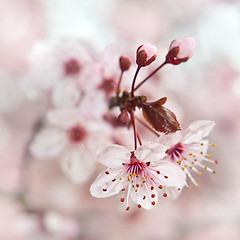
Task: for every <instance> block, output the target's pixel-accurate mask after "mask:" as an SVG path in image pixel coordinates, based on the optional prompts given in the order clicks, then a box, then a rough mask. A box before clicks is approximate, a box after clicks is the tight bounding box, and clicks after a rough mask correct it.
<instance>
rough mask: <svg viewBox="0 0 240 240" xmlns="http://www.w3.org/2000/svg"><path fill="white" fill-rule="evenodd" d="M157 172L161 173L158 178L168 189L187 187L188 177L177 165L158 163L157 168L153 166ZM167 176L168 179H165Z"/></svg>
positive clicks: (164, 162)
mask: <svg viewBox="0 0 240 240" xmlns="http://www.w3.org/2000/svg"><path fill="white" fill-rule="evenodd" d="M152 168H154V169H155V170H158V171H160V173H161V175H160V174H159V176H158V178H159V179H160V181H161V182H162V183H163V185H165V186H167V187H176V189H178V188H180V189H181V188H182V187H184V186H185V185H186V175H185V174H184V172H183V171H182V170H181V169H180V168H179V167H178V166H176V165H175V164H173V163H171V162H167V161H164V160H163V161H158V163H157V164H155V166H152ZM165 176H167V178H166V177H165Z"/></svg>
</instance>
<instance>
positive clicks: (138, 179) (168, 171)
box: [90, 145, 186, 210]
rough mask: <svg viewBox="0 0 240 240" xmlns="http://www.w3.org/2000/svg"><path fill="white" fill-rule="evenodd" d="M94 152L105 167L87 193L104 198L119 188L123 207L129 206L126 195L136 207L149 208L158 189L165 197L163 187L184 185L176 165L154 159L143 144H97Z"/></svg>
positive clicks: (175, 189)
mask: <svg viewBox="0 0 240 240" xmlns="http://www.w3.org/2000/svg"><path fill="white" fill-rule="evenodd" d="M163 150H164V148H163ZM97 154H98V160H99V161H100V162H101V163H102V164H104V165H106V166H107V167H108V169H107V170H106V171H105V172H104V173H102V174H100V175H99V176H98V177H97V179H96V180H95V182H94V183H93V184H92V185H91V187H90V192H91V194H92V195H93V196H94V197H98V198H105V197H110V196H112V195H115V194H117V193H119V192H121V193H122V194H121V198H120V200H121V202H124V201H125V200H126V202H127V208H126V210H129V209H130V206H129V196H130V197H131V198H132V200H133V201H134V202H136V203H137V206H138V207H139V208H141V207H143V208H145V209H150V208H152V207H154V206H155V205H156V204H157V202H158V191H157V190H158V189H160V190H162V191H163V193H162V196H163V197H167V196H168V194H167V193H166V191H165V190H167V189H168V188H171V189H172V191H173V192H174V191H179V190H180V189H181V188H182V187H183V186H184V185H185V178H186V177H185V175H184V174H183V173H182V172H181V171H180V169H179V168H178V167H176V165H174V164H172V163H170V162H168V161H157V158H156V156H155V155H154V154H152V152H151V151H150V150H149V149H148V148H145V147H144V146H143V145H142V146H141V147H139V148H138V149H137V150H135V151H132V152H130V151H129V150H128V149H127V148H125V147H123V146H120V145H108V146H104V147H102V148H100V149H99V150H98V153H97ZM162 155H164V151H162ZM169 197H171V195H170V196H169Z"/></svg>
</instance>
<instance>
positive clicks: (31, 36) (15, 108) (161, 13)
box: [0, 0, 240, 240]
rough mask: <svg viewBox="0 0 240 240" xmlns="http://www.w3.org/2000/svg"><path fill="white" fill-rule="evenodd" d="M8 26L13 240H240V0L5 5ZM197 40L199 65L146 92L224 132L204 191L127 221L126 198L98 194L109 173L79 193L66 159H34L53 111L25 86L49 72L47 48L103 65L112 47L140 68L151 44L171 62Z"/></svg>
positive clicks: (3, 162)
mask: <svg viewBox="0 0 240 240" xmlns="http://www.w3.org/2000/svg"><path fill="white" fill-rule="evenodd" d="M0 16H1V17H0V239H1V240H23V239H24V240H50V239H51V240H55V239H56V240H78V239H79V240H102V239H105V240H106V239H109V240H122V239H126V240H127V239H140V240H191V239H195V240H198V239H206V240H238V239H240V228H239V226H240V204H239V202H240V186H239V172H240V165H239V159H240V153H239V144H240V61H239V55H240V47H239V43H240V1H239V0H201V1H200V0H199V1H198V0H101V1H97V0H88V1H83V0H8V1H6V0H0ZM185 36H193V37H194V38H195V39H196V51H195V54H194V56H193V57H192V58H191V59H190V60H189V61H188V62H187V63H186V64H182V65H180V66H166V68H164V69H163V70H162V71H161V73H159V74H158V81H155V82H152V83H151V82H148V83H146V85H145V88H146V89H148V91H149V92H151V91H153V92H154V94H153V95H154V96H156V94H158V95H159V97H162V96H163V95H164V96H167V97H168V99H169V101H170V102H171V103H172V105H173V106H175V108H176V111H177V113H178V116H179V118H180V120H181V122H182V124H183V126H187V125H188V124H189V123H190V122H192V121H195V120H202V119H203V120H213V121H215V122H216V127H215V128H214V130H213V132H212V134H211V136H210V142H212V143H215V144H216V147H215V148H211V149H209V151H210V153H211V155H212V157H213V158H214V159H217V160H218V161H219V164H218V165H216V166H213V168H214V169H215V170H216V174H215V175H212V174H209V173H205V172H204V173H203V175H202V176H201V177H199V179H198V181H199V183H200V184H201V187H200V188H198V187H195V188H194V187H192V188H191V190H184V191H183V193H182V194H181V196H180V197H179V199H177V200H175V201H170V200H165V199H164V200H160V201H159V204H158V206H156V207H155V208H154V209H152V210H150V211H147V210H144V209H141V210H140V211H139V210H137V209H136V210H133V211H131V212H127V213H126V212H125V210H124V208H122V206H121V205H120V203H119V199H118V198H114V197H112V198H108V199H95V198H92V197H91V196H90V193H89V186H90V184H91V183H92V181H93V180H94V179H95V178H96V176H97V175H98V173H99V172H100V171H101V170H102V168H101V166H99V169H97V170H96V171H95V172H94V173H93V174H92V176H91V178H90V179H89V180H88V181H87V182H85V183H84V184H76V183H73V182H72V181H71V180H70V179H69V178H68V177H67V176H65V175H64V174H63V172H62V171H61V169H60V168H59V165H58V164H57V161H50V160H49V161H39V160H37V159H35V158H34V157H32V156H31V154H30V153H29V144H30V143H31V141H32V139H33V137H34V136H33V133H35V130H36V124H37V123H38V122H39V119H40V118H42V116H44V114H45V112H46V111H47V109H48V108H49V106H48V105H47V103H46V102H47V96H46V95H45V96H43V97H41V98H37V99H35V98H31V97H29V94H26V88H27V87H26V86H25V88H24V89H23V87H22V86H23V85H22V83H23V82H24V81H25V78H26V76H28V74H29V71H31V68H32V62H34V63H35V64H36V63H37V65H38V66H39V69H40V70H39V69H38V70H39V74H40V73H41V74H42V71H45V70H44V69H43V70H42V71H41V64H42V63H43V62H44V58H43V59H41V61H39V62H38V59H37V55H34V54H35V52H34V51H35V49H36V46H38V44H39V43H40V42H43V41H45V42H64V41H65V42H68V41H81V42H83V43H84V46H85V47H86V48H87V49H92V50H91V51H94V52H96V53H97V54H99V55H101V52H103V51H104V49H105V48H106V47H107V46H110V47H112V48H113V49H114V51H113V52H112V53H111V51H110V56H109V59H111V57H112V58H113V59H115V57H116V52H117V53H119V54H127V55H128V56H130V57H131V58H132V59H134V57H135V56H134V55H135V51H136V48H137V47H138V46H139V45H140V44H142V43H146V42H149V43H152V44H155V45H156V46H157V47H158V50H159V55H158V61H159V62H161V61H163V60H164V56H165V55H166V53H167V51H168V48H169V44H170V42H171V41H172V40H173V39H178V38H182V37H185ZM33 52H34V54H33ZM111 54H112V55H111ZM80 58H81V56H80ZM108 62H109V61H108ZM104 67H105V68H108V65H106V66H104ZM111 67H112V66H110V65H109V68H111ZM50 71H52V72H53V73H54V72H55V71H57V70H56V69H55V68H52V69H50ZM86 81H87V80H86ZM153 84H155V85H154V87H153ZM30 96H32V95H31V94H30Z"/></svg>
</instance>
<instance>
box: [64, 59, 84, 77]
mask: <svg viewBox="0 0 240 240" xmlns="http://www.w3.org/2000/svg"><path fill="white" fill-rule="evenodd" d="M64 70H65V74H66V75H76V74H78V73H79V72H80V70H81V66H80V64H79V62H78V61H77V60H76V59H70V60H68V61H67V62H66V63H65V64H64Z"/></svg>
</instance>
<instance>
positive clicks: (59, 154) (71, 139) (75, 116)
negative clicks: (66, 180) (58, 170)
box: [30, 109, 108, 182]
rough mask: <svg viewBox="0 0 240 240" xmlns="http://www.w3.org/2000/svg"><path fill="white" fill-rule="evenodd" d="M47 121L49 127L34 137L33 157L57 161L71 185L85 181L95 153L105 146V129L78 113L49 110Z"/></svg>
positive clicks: (92, 164) (71, 110)
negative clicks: (72, 182) (70, 180)
mask: <svg viewBox="0 0 240 240" xmlns="http://www.w3.org/2000/svg"><path fill="white" fill-rule="evenodd" d="M47 118H48V121H49V123H50V124H51V126H52V127H49V128H46V129H43V130H41V131H40V132H39V134H37V135H36V136H35V140H34V141H33V143H32V145H31V147H30V149H31V152H32V154H33V155H34V156H35V157H37V158H43V159H48V158H58V159H59V160H60V164H61V167H62V170H63V171H64V172H65V173H66V174H67V175H68V176H69V177H70V178H71V179H72V180H73V181H75V182H84V181H86V180H87V179H88V178H89V177H90V176H91V174H92V173H93V171H94V168H95V164H96V162H95V155H94V153H95V151H96V149H97V148H98V147H99V146H101V145H102V144H104V143H107V142H108V140H107V134H106V133H107V131H108V129H107V128H104V123H103V122H102V124H101V123H100V121H98V122H94V121H91V120H90V119H88V118H87V116H84V115H82V114H81V111H79V110H78V109H65V110H64V109H62V110H52V111H50V112H48V116H47Z"/></svg>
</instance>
